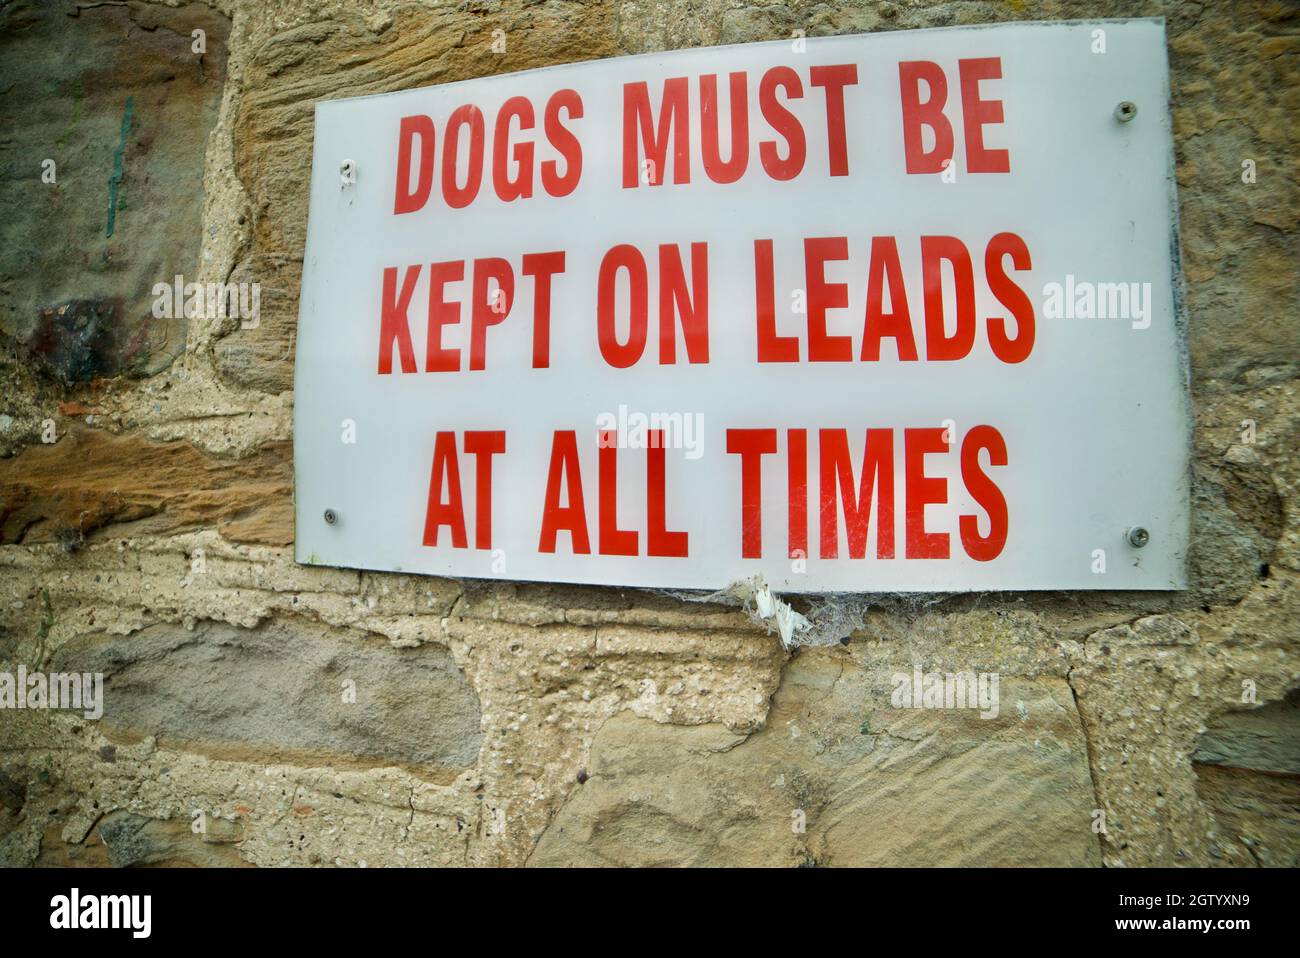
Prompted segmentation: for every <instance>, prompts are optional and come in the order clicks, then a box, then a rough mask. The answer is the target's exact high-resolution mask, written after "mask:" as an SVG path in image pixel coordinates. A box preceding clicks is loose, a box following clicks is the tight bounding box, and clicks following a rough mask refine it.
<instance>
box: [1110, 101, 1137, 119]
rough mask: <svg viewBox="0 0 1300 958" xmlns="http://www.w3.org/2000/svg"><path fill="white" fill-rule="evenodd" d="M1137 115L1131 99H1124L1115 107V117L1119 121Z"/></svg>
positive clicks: (1135, 106)
mask: <svg viewBox="0 0 1300 958" xmlns="http://www.w3.org/2000/svg"><path fill="white" fill-rule="evenodd" d="M1137 115H1138V108H1137V104H1136V103H1133V102H1132V101H1131V100H1125V101H1123V102H1122V103H1120V105H1119V106H1117V107H1115V119H1117V120H1119V121H1120V122H1121V123H1127V122H1128V121H1129V120H1131V119H1133V118H1134V117H1135V116H1137Z"/></svg>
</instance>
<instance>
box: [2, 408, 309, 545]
mask: <svg viewBox="0 0 1300 958" xmlns="http://www.w3.org/2000/svg"><path fill="white" fill-rule="evenodd" d="M292 490H293V463H292V447H291V444H290V443H288V442H278V443H269V444H267V445H265V446H262V447H261V448H260V449H259V450H257V452H256V453H255V454H254V455H253V456H250V457H248V458H246V459H221V458H219V457H217V456H213V455H210V454H208V453H205V452H203V451H201V450H199V449H198V448H196V447H195V446H192V445H191V444H190V443H188V442H183V441H174V442H153V441H151V440H148V439H143V438H141V437H139V436H135V435H129V436H114V435H111V434H110V433H107V432H104V431H102V430H98V429H85V428H82V427H74V428H73V430H72V431H71V432H70V433H69V434H68V435H66V436H64V437H63V438H62V439H60V440H59V441H58V442H57V443H51V444H48V445H46V444H42V445H35V446H29V447H28V448H27V449H24V450H23V451H22V452H21V453H20V454H19V455H17V456H14V457H12V458H10V459H0V544H2V543H19V542H21V543H35V542H56V541H57V542H62V543H64V544H65V545H67V546H68V547H69V548H76V547H77V546H78V545H79V544H81V543H82V542H84V541H85V540H86V539H87V538H89V537H90V536H91V535H93V534H94V533H95V532H97V531H99V530H100V529H104V528H106V527H109V526H114V525H120V524H125V523H131V524H132V525H131V526H130V527H129V531H130V532H131V533H132V534H151V535H159V534H165V533H170V532H180V531H185V530H188V529H199V528H210V527H212V526H214V525H215V526H216V528H217V530H218V531H219V532H220V533H221V534H222V535H223V536H225V537H226V538H228V539H231V540H233V541H242V542H255V543H262V544H267V545H285V544H287V543H290V542H292V541H293V493H292Z"/></svg>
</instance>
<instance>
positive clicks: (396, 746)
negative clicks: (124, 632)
mask: <svg viewBox="0 0 1300 958" xmlns="http://www.w3.org/2000/svg"><path fill="white" fill-rule="evenodd" d="M54 661H55V663H56V669H59V668H61V669H63V670H72V671H79V672H102V673H103V674H104V715H103V718H102V720H101V724H102V726H103V727H104V728H105V729H106V730H108V731H110V732H111V733H113V734H115V735H117V736H119V737H122V738H125V739H130V740H135V739H139V738H140V737H142V736H153V737H154V738H155V739H156V740H157V742H158V743H159V745H160V746H164V747H169V748H181V749H186V750H192V751H198V752H200V753H203V754H207V755H213V756H217V757H225V758H233V759H237V760H242V761H257V762H261V763H270V762H277V761H284V762H289V763H292V764H298V765H304V764H306V765H319V764H329V765H354V764H360V765H361V766H362V767H366V766H376V765H400V766H407V767H410V768H412V769H414V770H416V771H419V772H423V773H425V774H428V775H431V776H438V775H440V774H443V773H445V772H447V771H448V770H458V769H460V768H464V767H465V766H467V765H470V764H472V763H473V762H474V760H475V759H476V758H477V756H478V749H479V742H480V738H481V733H480V731H479V707H478V698H477V696H476V695H475V694H474V691H473V689H471V688H470V687H469V686H468V685H467V684H466V682H465V676H464V675H463V674H462V673H461V672H460V670H459V669H457V668H456V666H455V663H454V662H452V660H451V658H450V656H448V654H447V652H446V651H445V650H444V649H441V648H439V647H437V646H433V645H429V646H423V647H421V648H418V649H394V648H393V647H392V646H390V645H388V644H387V643H385V642H375V641H373V640H371V641H368V642H367V641H352V642H348V641H344V640H342V639H341V638H340V637H338V636H335V635H333V634H331V633H330V632H328V631H327V630H323V629H320V628H318V627H314V626H309V625H307V624H305V623H304V624H294V625H292V626H290V625H286V624H283V623H277V624H274V625H270V626H266V627H264V628H262V629H257V630H246V629H238V628H234V627H232V626H226V625H219V624H216V623H203V624H200V625H199V626H198V627H196V628H195V629H194V630H193V631H187V630H185V629H182V628H175V627H168V626H155V627H152V628H149V629H145V630H144V631H143V632H140V633H139V634H137V635H134V636H131V637H130V638H126V639H120V638H119V639H114V638H104V637H101V636H93V635H92V636H86V637H83V638H82V639H80V640H77V641H75V642H72V643H69V644H68V645H65V646H63V647H62V648H61V649H60V650H59V652H58V653H57V655H56V656H55V660H54ZM177 675H184V676H185V677H186V678H185V681H184V682H183V683H177V682H176V681H175V676H177ZM350 693H354V695H353V697H354V698H355V701H348V697H349V694H350Z"/></svg>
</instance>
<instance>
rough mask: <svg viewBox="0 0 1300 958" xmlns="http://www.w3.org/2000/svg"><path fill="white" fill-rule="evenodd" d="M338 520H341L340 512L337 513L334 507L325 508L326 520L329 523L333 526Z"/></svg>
mask: <svg viewBox="0 0 1300 958" xmlns="http://www.w3.org/2000/svg"><path fill="white" fill-rule="evenodd" d="M338 521H339V517H338V513H336V512H335V511H334V510H333V509H326V510H325V522H326V523H327V524H328V525H331V526H332V525H334V523H336V522H338Z"/></svg>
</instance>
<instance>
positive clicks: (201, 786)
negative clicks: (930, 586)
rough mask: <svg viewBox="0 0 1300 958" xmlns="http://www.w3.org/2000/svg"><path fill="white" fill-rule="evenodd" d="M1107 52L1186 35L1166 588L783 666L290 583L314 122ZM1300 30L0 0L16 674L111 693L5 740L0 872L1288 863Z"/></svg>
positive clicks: (550, 593)
mask: <svg viewBox="0 0 1300 958" xmlns="http://www.w3.org/2000/svg"><path fill="white" fill-rule="evenodd" d="M1103 16H1163V17H1165V18H1166V19H1167V22H1168V34H1169V47H1170V62H1171V72H1172V87H1173V112H1174V127H1175V137H1176V144H1175V145H1176V150H1177V169H1178V184H1179V191H1180V192H1179V197H1180V205H1181V209H1180V216H1181V228H1182V247H1183V268H1184V273H1185V278H1186V283H1187V299H1188V307H1189V318H1190V353H1191V367H1192V387H1191V388H1192V394H1193V403H1194V408H1195V413H1196V423H1195V435H1194V443H1195V460H1194V477H1193V507H1194V510H1193V511H1194V520H1193V547H1192V554H1191V557H1190V575H1191V580H1192V586H1191V588H1190V590H1189V591H1187V592H1183V593H1174V594H1169V593H1149V594H1147V593H1138V594H1133V593H1106V592H1094V593H1086V594H1077V593H1071V594H1065V593H1060V594H1053V593H1046V594H1040V593H1032V594H1031V593H1025V594H996V595H988V594H986V595H982V596H975V597H971V596H968V597H948V598H943V597H934V600H933V601H927V602H911V603H901V602H892V603H891V602H881V603H878V604H875V605H870V606H866V607H864V611H863V614H862V618H861V620H860V622H858V623H856V627H855V628H853V629H851V630H849V629H846V630H845V631H846V633H847V634H846V635H845V636H844V641H843V642H842V643H841V644H840V645H837V646H832V647H829V648H812V649H802V650H798V651H797V652H795V653H787V652H785V651H783V650H782V648H781V645H780V643H779V642H778V640H777V638H776V637H775V636H774V635H771V634H768V633H767V632H766V631H765V630H764V629H763V628H762V627H760V626H757V625H755V624H754V623H753V622H752V621H751V620H750V619H749V617H748V616H746V615H745V614H744V612H743V610H741V609H738V608H733V607H729V606H726V605H718V604H704V603H693V602H686V601H682V600H681V599H678V598H671V597H667V596H662V595H657V594H653V593H647V592H638V591H635V590H620V589H612V588H584V587H559V586H549V585H515V584H509V583H487V582H475V581H465V582H459V581H454V580H446V579H436V578H424V577H416V576H408V575H397V574H375V573H367V572H356V571H348V570H333V569H322V568H307V567H300V566H298V565H296V564H295V563H294V562H293V558H292V549H291V542H292V538H293V525H292V521H293V520H292V504H291V495H292V447H291V442H290V439H291V422H292V402H293V395H292V391H291V389H292V368H293V343H294V325H295V317H296V309H297V298H298V281H299V276H300V272H301V266H302V256H303V242H304V233H305V228H306V216H307V193H308V172H309V163H310V153H311V139H312V108H313V103H314V102H316V101H317V100H321V99H329V98H333V97H342V96H353V95H360V94H368V93H379V92H384V91H389V90H399V89H404V88H408V87H415V86H422V85H428V84H435V83H444V82H448V81H452V80H460V79H465V78H469V77H477V76H484V75H488V74H493V73H501V72H510V71H515V70H521V69H526V68H530V67H536V66H542V65H547V64H554V63H564V62H572V61H577V60H584V59H591V58H596V57H606V56H615V55H620V54H628V53H639V52H645V51H655V50H664V49H672V48H677V47H690V46H704V45H710V44H719V43H736V42H744V41H750V40H761V39H775V38H782V37H789V36H790V35H791V33H792V31H794V30H805V31H806V32H807V34H808V35H809V36H818V35H824V34H833V33H858V32H871V31H879V30H896V29H910V28H917V27H932V26H945V25H951V24H974V23H987V22H996V21H1005V20H1020V19H1070V18H1080V17H1103ZM1298 27H1300V12H1298V11H1297V9H1296V7H1295V6H1294V5H1293V4H1289V3H1286V2H1265V0H1260V2H1251V0H1238V2H1229V0H1206V2H1202V3H1186V2H1176V0H1174V2H1167V3H1166V2H1137V3H1120V2H1109V0H1086V2H1078V3H1074V2H1063V0H1056V2H1054V0H1043V2H1037V0H1013V2H946V3H935V2H928V0H897V2H883V0H859V2H850V0H831V2H822V3H797V2H796V3H785V4H767V5H761V4H753V5H751V4H748V3H747V2H746V0H697V2H656V3H650V2H647V0H627V2H622V3H615V2H603V0H540V2H539V0H523V2H513V0H467V2H463V3H452V2H449V0H443V2H398V0H357V2H342V0H213V2H212V3H211V4H210V5H208V6H204V5H198V4H190V5H181V6H172V5H163V4H154V3H144V2H129V3H112V4H76V3H72V2H54V0H51V2H25V0H14V2H8V3H4V4H2V5H0V64H3V66H0V77H2V79H3V93H4V95H3V97H2V98H0V114H3V129H4V139H3V141H0V164H2V166H3V171H4V176H3V178H2V179H0V236H2V237H3V244H0V670H6V671H11V672H12V671H14V670H16V669H17V668H18V667H19V666H20V665H22V666H24V667H26V668H28V669H51V670H57V669H60V668H64V669H78V670H91V671H101V672H103V673H104V675H105V681H106V688H107V696H106V705H105V711H104V715H103V717H102V718H100V719H99V720H98V721H86V720H83V719H82V718H81V717H80V716H78V715H74V714H72V713H67V712H52V711H36V710H25V711H9V710H6V711H3V712H0V861H2V862H4V863H7V864H12V865H29V864H33V863H35V864H41V865H54V864H85V865H130V864H157V863H187V864H194V865H236V864H253V865H262V866H266V865H282V864H312V865H317V864H319V865H335V864H337V865H366V864H368V865H402V864H406V865H502V864H504V865H525V864H533V865H555V864H677V863H689V864H761V865H778V866H793V865H813V864H815V865H854V864H881V865H930V864H963V865H998V864H1034V865H1111V866H1118V865H1175V864H1196V865H1214V864H1222V865H1290V866H1294V865H1296V864H1300V787H1298V785H1297V783H1298V782H1300V754H1297V753H1298V749H1297V741H1298V739H1300V713H1298V712H1297V704H1298V703H1297V697H1296V695H1295V689H1296V688H1297V686H1298V685H1300V665H1298V664H1297V662H1298V660H1297V645H1298V644H1300V641H1298V636H1300V625H1298V624H1297V618H1298V617H1300V591H1298V586H1300V404H1297V371H1298V369H1300V321H1298V316H1300V312H1298V311H1297V307H1298V306H1300V303H1298V302H1297V290H1296V277H1297V264H1298V262H1300V260H1298V258H1297V231H1296V223H1297V211H1298V210H1300V203H1298V202H1297V191H1298V189H1300V187H1298V186H1297V184H1298V183H1300V160H1298V159H1297V157H1300V144H1298V143H1297V142H1296V122H1295V118H1296V116H1297V115H1300V82H1298V81H1300V69H1298V68H1297V63H1298V61H1297V51H1298V50H1300V40H1298V39H1297V34H1298ZM195 30H202V31H203V34H202V38H203V40H204V42H203V44H202V46H203V47H204V49H203V50H202V51H201V52H200V51H197V50H196V46H197V45H198V43H197V40H196V39H195V34H194V31H195ZM498 30H500V31H503V32H504V34H503V35H504V37H505V39H506V50H505V52H503V53H496V52H493V50H492V43H493V39H494V36H495V34H494V31H498ZM47 158H48V159H53V160H55V164H56V170H57V174H56V179H55V182H53V183H50V182H47V181H45V180H44V179H43V178H42V174H43V171H44V166H43V160H45V159H47ZM1246 160H1251V161H1253V166H1254V169H1255V171H1256V177H1255V181H1254V182H1249V183H1248V182H1243V177H1242V172H1243V162H1244V161H1246ZM173 274H183V275H184V276H185V277H186V278H187V279H189V278H191V277H192V278H194V279H197V280H199V281H225V280H229V281H235V282H238V281H256V282H258V283H260V284H261V287H262V291H263V292H262V300H261V319H260V323H259V324H258V325H257V326H256V327H255V328H248V329H243V328H240V324H239V323H237V322H234V321H231V320H208V319H204V318H196V319H192V320H189V321H186V320H183V319H180V320H172V321H159V320H154V319H153V318H152V316H151V315H150V300H151V297H150V289H151V287H152V285H153V283H155V282H159V281H170V279H171V277H172V275H173ZM1243 420H1253V422H1254V423H1255V424H1256V426H1255V428H1256V434H1255V436H1254V437H1248V436H1245V435H1243V433H1244V428H1243ZM1250 438H1253V440H1254V441H1253V442H1251V441H1248V439H1250ZM914 664H920V665H922V666H923V667H924V668H926V669H933V670H939V671H948V672H954V671H962V670H971V671H976V672H996V673H999V674H1000V676H1001V703H1002V705H1001V710H1000V714H999V715H998V717H997V718H996V719H988V720H984V719H980V718H979V717H978V716H976V715H975V714H973V713H971V712H967V711H961V710H921V711H911V710H897V709H893V708H891V707H890V691H891V676H892V675H893V674H894V673H895V672H898V671H910V670H911V668H912V667H913V665H914ZM349 683H350V685H351V689H352V693H353V695H352V697H353V699H354V700H353V701H348V700H346V699H347V694H346V689H347V688H348V686H349ZM1243 683H1245V684H1243ZM1251 687H1253V688H1254V689H1255V701H1254V702H1251V701H1250V696H1249V694H1248V693H1247V692H1244V691H1243V690H1244V689H1247V690H1248V689H1250V688H1251ZM340 689H343V690H344V693H343V694H340ZM1103 814H1104V823H1105V830H1104V833H1099V831H1098V829H1097V828H1096V826H1097V824H1098V823H1099V822H1100V821H1102V815H1103ZM799 825H802V828H801V827H799Z"/></svg>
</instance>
